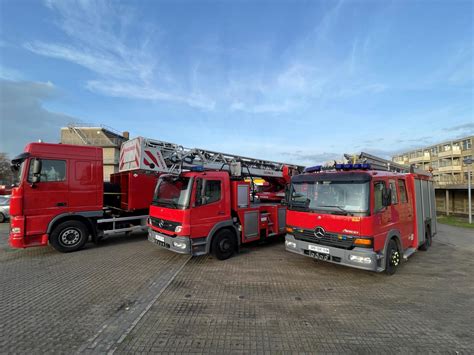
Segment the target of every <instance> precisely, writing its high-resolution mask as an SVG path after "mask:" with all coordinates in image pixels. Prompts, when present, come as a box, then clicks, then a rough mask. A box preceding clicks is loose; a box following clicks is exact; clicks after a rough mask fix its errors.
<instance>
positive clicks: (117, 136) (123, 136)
mask: <svg viewBox="0 0 474 355" xmlns="http://www.w3.org/2000/svg"><path fill="white" fill-rule="evenodd" d="M128 138H129V134H128V132H123V133H120V132H117V131H115V130H114V129H112V128H110V127H106V126H103V125H100V126H99V125H87V124H82V123H81V124H70V125H68V126H67V127H62V128H61V143H63V144H77V145H93V146H96V147H102V150H103V158H104V180H105V181H109V180H110V174H113V173H116V172H118V170H119V160H120V147H121V145H122V143H123V142H124V141H126V140H128Z"/></svg>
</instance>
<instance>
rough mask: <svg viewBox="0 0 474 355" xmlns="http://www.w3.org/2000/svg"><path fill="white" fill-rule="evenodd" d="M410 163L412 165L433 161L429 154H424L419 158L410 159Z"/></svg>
mask: <svg viewBox="0 0 474 355" xmlns="http://www.w3.org/2000/svg"><path fill="white" fill-rule="evenodd" d="M408 161H409V162H410V164H413V163H422V162H429V161H431V157H430V155H429V154H424V155H421V156H419V157H415V158H410V159H409V160H408Z"/></svg>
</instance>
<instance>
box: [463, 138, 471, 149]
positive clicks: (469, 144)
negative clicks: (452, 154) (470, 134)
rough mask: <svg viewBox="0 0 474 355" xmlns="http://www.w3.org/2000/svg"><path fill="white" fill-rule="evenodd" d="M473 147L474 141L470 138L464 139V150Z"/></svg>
mask: <svg viewBox="0 0 474 355" xmlns="http://www.w3.org/2000/svg"><path fill="white" fill-rule="evenodd" d="M471 148H472V142H471V140H470V139H465V140H463V141H462V150H469V149H471Z"/></svg>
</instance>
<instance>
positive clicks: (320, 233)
mask: <svg viewBox="0 0 474 355" xmlns="http://www.w3.org/2000/svg"><path fill="white" fill-rule="evenodd" d="M325 234H326V231H325V230H324V228H323V227H316V229H315V230H314V236H315V237H316V238H322V237H324V235H325Z"/></svg>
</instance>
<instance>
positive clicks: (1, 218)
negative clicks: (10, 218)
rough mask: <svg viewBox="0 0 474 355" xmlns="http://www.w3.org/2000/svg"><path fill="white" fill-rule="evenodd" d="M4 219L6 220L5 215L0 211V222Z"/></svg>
mask: <svg viewBox="0 0 474 355" xmlns="http://www.w3.org/2000/svg"><path fill="white" fill-rule="evenodd" d="M5 220H6V218H5V215H4V214H3V213H2V212H0V223H3V222H5Z"/></svg>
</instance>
